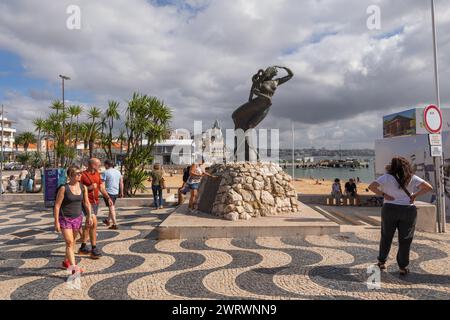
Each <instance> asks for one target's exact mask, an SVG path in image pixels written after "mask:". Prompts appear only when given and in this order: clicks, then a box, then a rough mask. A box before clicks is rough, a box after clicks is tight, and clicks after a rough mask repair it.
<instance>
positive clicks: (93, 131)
mask: <svg viewBox="0 0 450 320" xmlns="http://www.w3.org/2000/svg"><path fill="white" fill-rule="evenodd" d="M87 114H88V119H89V120H90V122H89V136H88V142H89V158H92V156H93V153H94V147H95V140H96V139H97V137H98V135H99V131H100V125H101V123H100V122H98V121H97V120H98V119H100V118H101V116H102V112H101V110H100V109H98V108H96V107H91V108H90V109H89V111H88V113H87Z"/></svg>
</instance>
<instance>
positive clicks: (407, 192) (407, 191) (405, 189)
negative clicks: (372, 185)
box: [393, 175, 412, 200]
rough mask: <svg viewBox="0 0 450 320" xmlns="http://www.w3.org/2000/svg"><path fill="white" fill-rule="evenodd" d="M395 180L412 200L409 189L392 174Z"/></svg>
mask: <svg viewBox="0 0 450 320" xmlns="http://www.w3.org/2000/svg"><path fill="white" fill-rule="evenodd" d="M393 177H394V178H395V180H396V181H397V183H398V185H399V186H400V188H402V190H403V191H405V193H406V195H407V196H408V197H409V198H410V199H411V200H412V194H411V192H409V190H408V189H407V188H406V187H405V186H404V185H402V184H401V182H400V179H399V178H398V177H397V176H394V175H393Z"/></svg>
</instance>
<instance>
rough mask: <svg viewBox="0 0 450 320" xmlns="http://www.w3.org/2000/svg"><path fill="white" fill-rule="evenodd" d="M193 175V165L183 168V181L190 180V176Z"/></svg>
mask: <svg viewBox="0 0 450 320" xmlns="http://www.w3.org/2000/svg"><path fill="white" fill-rule="evenodd" d="M190 175H191V166H189V167H186V168H184V170H183V182H187V181H188V180H189V176H190Z"/></svg>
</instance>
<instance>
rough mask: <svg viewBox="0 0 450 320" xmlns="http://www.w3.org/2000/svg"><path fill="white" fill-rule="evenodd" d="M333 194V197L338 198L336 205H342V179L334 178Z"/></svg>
mask: <svg viewBox="0 0 450 320" xmlns="http://www.w3.org/2000/svg"><path fill="white" fill-rule="evenodd" d="M331 196H332V197H333V199H335V200H336V205H337V206H340V205H341V199H342V186H341V180H339V179H336V180H334V183H333V185H332V186H331Z"/></svg>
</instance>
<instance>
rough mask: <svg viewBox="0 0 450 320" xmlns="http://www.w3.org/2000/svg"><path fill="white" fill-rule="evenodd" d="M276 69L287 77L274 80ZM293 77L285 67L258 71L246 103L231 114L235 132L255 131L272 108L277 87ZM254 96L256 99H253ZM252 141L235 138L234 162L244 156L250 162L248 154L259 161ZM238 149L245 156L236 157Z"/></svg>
mask: <svg viewBox="0 0 450 320" xmlns="http://www.w3.org/2000/svg"><path fill="white" fill-rule="evenodd" d="M278 69H283V70H286V72H287V75H286V76H284V77H282V78H278V79H274V78H275V77H276V76H277V74H278ZM293 76H294V73H293V72H292V71H291V70H290V69H288V68H286V67H279V66H274V67H269V68H267V69H266V71H264V70H259V71H258V73H257V74H255V75H254V76H253V78H252V81H253V85H252V89H251V91H250V98H249V100H248V102H247V103H245V104H244V105H242V106H241V107H239V109H237V110H236V111H235V112H234V113H233V116H232V117H233V121H234V125H235V130H239V129H242V130H243V131H244V132H247V131H248V130H250V129H255V128H256V127H257V126H258V125H259V124H260V123H261V122H262V121H263V120H264V118H265V117H267V114H268V113H269V110H270V107H271V106H272V97H273V96H274V94H275V91H276V90H277V88H278V86H280V85H282V84H283V83H285V82H287V81H289V80H291V79H292V77H293ZM254 96H256V97H254ZM252 143H253V142H252V141H249V138H248V137H247V138H240V141H238V138H237V136H236V138H235V148H234V155H235V160H239V159H242V158H243V157H244V156H245V161H250V160H251V159H250V158H253V157H252V156H251V155H250V154H251V153H252V155H255V156H256V157H257V159H258V160H259V154H257V151H256V149H257V148H256V146H250V144H252ZM243 145H245V146H244V147H245V149H244V150H242V149H241V147H240V146H243ZM238 149H239V150H241V151H239V153H241V152H244V151H245V155H243V154H241V155H238Z"/></svg>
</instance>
